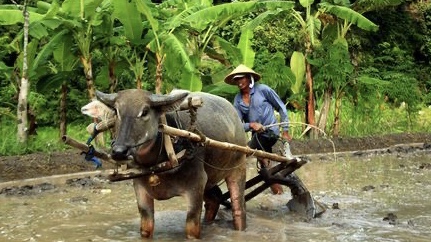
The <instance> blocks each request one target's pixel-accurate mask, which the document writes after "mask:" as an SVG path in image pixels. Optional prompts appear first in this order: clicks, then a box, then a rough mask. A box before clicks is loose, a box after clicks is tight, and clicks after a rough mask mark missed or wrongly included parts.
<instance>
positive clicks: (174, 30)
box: [117, 0, 293, 92]
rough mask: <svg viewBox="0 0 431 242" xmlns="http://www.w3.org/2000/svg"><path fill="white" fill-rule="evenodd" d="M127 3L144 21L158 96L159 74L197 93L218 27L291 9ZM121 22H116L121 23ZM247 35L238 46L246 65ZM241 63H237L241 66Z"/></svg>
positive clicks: (203, 1)
mask: <svg viewBox="0 0 431 242" xmlns="http://www.w3.org/2000/svg"><path fill="white" fill-rule="evenodd" d="M131 2H134V3H135V4H136V9H137V10H138V11H139V12H140V13H141V14H142V15H143V16H144V17H145V20H147V21H146V24H147V26H148V32H147V33H146V35H145V37H144V38H143V39H144V42H145V43H147V45H146V49H147V50H148V51H149V52H151V53H152V55H154V59H155V60H156V92H161V88H162V72H163V73H165V74H166V75H167V76H169V77H170V78H172V79H178V80H179V81H178V83H177V84H178V85H179V87H181V88H184V89H188V90H195V91H198V90H201V89H202V81H201V74H200V72H199V67H200V66H201V61H202V58H207V57H211V56H215V55H212V54H214V53H212V54H211V53H210V52H211V50H213V49H212V48H209V46H210V45H212V44H213V42H214V41H217V40H220V38H218V36H216V33H217V31H218V30H219V29H220V28H221V27H223V26H225V25H226V24H227V23H228V22H229V21H230V20H232V19H234V18H237V17H240V16H243V15H246V14H249V13H250V11H256V10H260V9H262V7H265V8H266V9H269V10H275V9H276V8H280V7H284V8H287V6H288V7H289V8H291V7H292V6H293V3H292V2H286V1H249V2H233V3H226V4H220V5H216V6H213V5H212V1H209V0H199V1H198V0H195V1H179V0H171V1H164V2H163V3H162V4H159V5H155V4H152V3H151V2H150V1H149V0H144V1H137V0H135V1H131ZM117 17H118V18H125V17H120V16H117ZM125 21H126V20H121V19H120V22H122V23H123V22H125ZM247 34H248V37H247V36H246V35H244V38H243V40H244V41H245V42H241V44H240V45H241V46H242V47H241V49H242V56H243V57H245V60H248V61H250V60H252V59H253V55H252V52H250V51H249V50H250V49H247V48H248V47H247V46H250V45H251V42H249V40H250V39H251V38H252V36H251V35H250V32H247ZM247 41H248V42H247ZM218 56H219V55H218ZM248 56H250V57H251V58H250V57H248ZM243 60H244V59H243ZM243 60H241V62H240V61H238V62H239V63H242V62H243Z"/></svg>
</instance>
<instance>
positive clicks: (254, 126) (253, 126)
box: [250, 123, 265, 133]
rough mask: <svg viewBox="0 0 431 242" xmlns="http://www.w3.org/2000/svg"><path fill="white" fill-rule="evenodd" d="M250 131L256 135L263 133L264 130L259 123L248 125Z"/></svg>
mask: <svg viewBox="0 0 431 242" xmlns="http://www.w3.org/2000/svg"><path fill="white" fill-rule="evenodd" d="M250 129H252V130H253V131H255V132H258V133H260V132H263V131H264V130H265V129H264V128H263V125H262V124H260V123H250Z"/></svg>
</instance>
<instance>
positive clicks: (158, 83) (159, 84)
mask: <svg viewBox="0 0 431 242" xmlns="http://www.w3.org/2000/svg"><path fill="white" fill-rule="evenodd" d="M156 59H157V67H156V90H155V91H156V93H157V94H160V93H161V92H162V71H163V69H162V68H163V63H162V57H161V56H160V55H159V54H158V53H156Z"/></svg>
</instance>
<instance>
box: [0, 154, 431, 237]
mask: <svg viewBox="0 0 431 242" xmlns="http://www.w3.org/2000/svg"><path fill="white" fill-rule="evenodd" d="M430 163H431V158H430V156H429V154H425V153H422V154H411V155H407V154H406V155H403V156H399V155H391V156H388V155H387V156H381V157H359V158H352V157H347V156H346V157H339V159H338V160H337V161H336V162H335V161H328V160H326V161H321V160H320V159H319V158H315V159H313V160H312V162H311V163H309V164H307V165H305V166H304V167H302V168H301V169H300V170H299V171H298V172H297V174H298V176H300V177H301V179H302V180H303V181H304V183H305V184H306V185H307V187H308V189H309V190H310V191H311V192H312V194H313V195H314V196H315V197H316V198H317V200H318V201H319V202H321V203H322V204H324V205H326V206H327V207H328V208H329V209H328V210H327V212H326V213H324V214H323V216H322V217H321V218H317V219H314V220H312V221H311V222H305V221H304V219H303V218H302V217H300V216H298V215H297V214H294V213H291V212H289V211H288V209H287V208H286V206H285V204H286V202H287V201H288V200H289V199H290V194H289V192H287V193H285V194H283V195H281V196H274V195H271V194H270V192H269V191H267V192H264V193H262V194H260V195H259V196H257V197H255V198H254V199H252V200H251V201H249V202H248V203H247V222H248V227H247V230H246V231H244V232H238V231H234V230H232V224H231V215H230V211H227V210H222V211H220V212H219V215H218V218H217V220H216V222H215V223H212V224H206V225H204V227H203V231H202V238H203V239H204V240H207V241H429V239H430V238H431V232H430V229H429V228H430V227H431V214H430V213H429V211H430V210H431V203H430V202H429V201H430V200H431V179H430V178H431V169H429V168H421V166H420V165H421V164H430ZM254 174H256V171H255V166H254V164H251V165H250V168H249V171H248V175H249V177H250V176H252V175H254ZM0 203H1V208H0V241H140V237H139V218H138V212H137V207H136V201H135V197H134V193H133V188H132V186H131V182H129V181H125V182H119V183H115V184H103V185H101V186H100V187H97V188H94V187H93V188H77V187H68V186H65V187H61V188H59V190H57V191H56V192H44V193H42V194H40V195H32V196H1V197H0ZM335 205H338V207H339V209H332V207H333V206H334V207H336V206H335ZM155 206H156V228H155V240H156V241H179V240H180V241H182V240H184V237H185V236H184V226H185V217H186V213H185V209H186V205H185V204H184V200H183V199H182V198H175V199H171V200H168V201H157V202H156V204H155ZM389 213H392V214H394V215H395V216H396V219H395V220H393V221H392V222H391V221H384V219H383V218H385V217H386V216H388V214H389Z"/></svg>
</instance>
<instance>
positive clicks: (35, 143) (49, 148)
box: [0, 121, 88, 156]
mask: <svg viewBox="0 0 431 242" xmlns="http://www.w3.org/2000/svg"><path fill="white" fill-rule="evenodd" d="M68 131H69V133H70V134H73V135H72V136H73V137H74V138H75V139H77V140H81V141H82V142H85V141H86V140H87V139H88V134H87V133H86V130H85V126H80V125H72V126H69V127H68ZM0 136H1V137H4V138H3V139H1V140H0V156H6V155H24V154H29V153H35V152H44V153H50V152H54V151H62V150H66V149H70V147H69V146H67V145H64V144H63V142H62V141H61V139H60V135H59V130H58V128H56V127H40V128H39V129H38V130H37V135H32V136H30V137H29V139H28V141H27V143H26V144H22V143H20V142H18V141H17V139H16V125H15V124H13V123H11V122H4V121H3V122H1V125H0Z"/></svg>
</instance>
